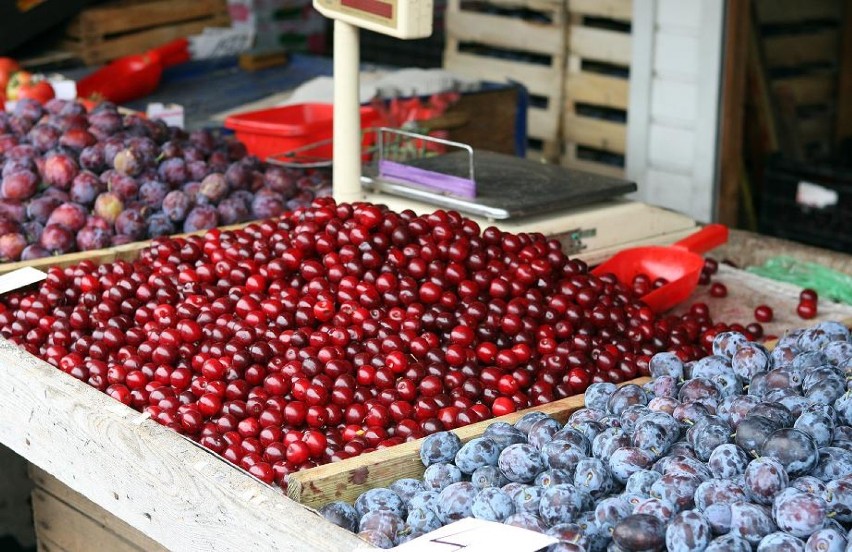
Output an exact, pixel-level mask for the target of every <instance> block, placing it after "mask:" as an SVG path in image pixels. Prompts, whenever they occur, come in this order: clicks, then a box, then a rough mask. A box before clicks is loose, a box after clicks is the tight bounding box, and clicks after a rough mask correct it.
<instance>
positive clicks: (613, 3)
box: [568, 0, 633, 21]
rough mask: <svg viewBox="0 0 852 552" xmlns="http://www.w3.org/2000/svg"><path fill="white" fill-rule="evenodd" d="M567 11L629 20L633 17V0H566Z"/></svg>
mask: <svg viewBox="0 0 852 552" xmlns="http://www.w3.org/2000/svg"><path fill="white" fill-rule="evenodd" d="M568 12H569V13H571V14H575V13H576V14H579V15H588V16H592V17H607V18H610V19H619V20H621V21H630V20H632V19H633V0H568Z"/></svg>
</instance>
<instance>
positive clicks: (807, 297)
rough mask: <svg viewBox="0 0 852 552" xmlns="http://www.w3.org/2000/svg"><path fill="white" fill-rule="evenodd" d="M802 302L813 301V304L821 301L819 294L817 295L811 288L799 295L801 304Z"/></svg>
mask: <svg viewBox="0 0 852 552" xmlns="http://www.w3.org/2000/svg"><path fill="white" fill-rule="evenodd" d="M802 301H811V302H812V303H816V302H817V301H819V294H817V292H816V290H814V289H811V288H805V289H803V290H802V291H801V293H799V302H802Z"/></svg>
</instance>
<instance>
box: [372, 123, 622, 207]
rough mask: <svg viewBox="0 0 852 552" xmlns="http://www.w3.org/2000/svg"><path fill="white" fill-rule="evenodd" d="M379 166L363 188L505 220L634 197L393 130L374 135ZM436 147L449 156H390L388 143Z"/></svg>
mask: <svg viewBox="0 0 852 552" xmlns="http://www.w3.org/2000/svg"><path fill="white" fill-rule="evenodd" d="M377 138H378V139H377V142H378V146H379V147H378V149H379V152H378V154H379V155H378V160H377V162H376V163H375V164H374V165H373V166H371V167H366V168H365V171H364V173H365V177H364V178H362V183H363V185H364V187H365V188H368V189H371V190H373V191H377V192H383V193H387V194H391V195H395V196H400V197H405V198H409V199H413V200H417V201H421V202H425V203H429V204H432V205H435V206H439V207H444V208H447V209H454V210H457V211H459V212H463V213H467V214H471V215H476V216H481V217H485V218H488V219H492V220H506V219H515V218H522V217H528V216H533V215H544V214H547V213H552V212H555V211H564V210H567V209H571V208H575V207H579V206H583V205H588V204H590V203H599V202H603V201H607V200H610V199H613V198H615V197H618V196H621V195H624V194H627V193H630V192H635V191H636V189H637V188H636V183H634V182H630V181H627V180H621V179H617V178H610V177H606V176H600V175H595V174H589V173H584V172H580V171H575V170H571V169H566V168H564V167H559V166H556V165H549V164H544V163H536V162H534V161H528V160H526V159H521V158H518V157H513V156H511V155H504V154H500V153H493V152H488V151H474V149H473V148H472V147H471V146H469V145H468V144H462V143H459V142H452V141H449V140H442V139H440V138H433V137H429V136H423V135H421V134H415V133H411V132H406V131H402V130H397V129H387V128H382V129H379V131H378V136H377ZM389 138H390V139H393V140H396V141H397V143H399V141H400V140H411V141H416V143H417V144H420V145H421V146H422V145H423V144H424V143H426V142H434V143H437V144H440V145H442V146H444V147H447V148H453V149H454V151H452V152H450V153H443V154H440V155H433V156H423V151H424V148H422V147H420V148H403V149H404V150H405V151H406V153H404V154H402V155H400V154H399V152H398V151H397V152H396V155H394V152H392V151H390V150H391V149H392V148H391V147H389V143H388V142H387V140H388V139H389Z"/></svg>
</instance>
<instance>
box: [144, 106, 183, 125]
mask: <svg viewBox="0 0 852 552" xmlns="http://www.w3.org/2000/svg"><path fill="white" fill-rule="evenodd" d="M145 114H146V115H147V116H148V118H149V119H162V120H163V122H164V123H166V124H167V125H169V126H174V127H178V128H183V125H184V112H183V106H182V105H180V104H168V105H165V104H161V103H149V104H148V108H147V110H146V113H145Z"/></svg>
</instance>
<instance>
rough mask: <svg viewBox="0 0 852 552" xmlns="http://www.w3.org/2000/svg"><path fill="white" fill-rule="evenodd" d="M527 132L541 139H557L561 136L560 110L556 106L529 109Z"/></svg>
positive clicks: (532, 136)
mask: <svg viewBox="0 0 852 552" xmlns="http://www.w3.org/2000/svg"><path fill="white" fill-rule="evenodd" d="M527 134H528V135H529V136H530V137H531V138H537V139H539V140H556V139H557V138H558V137H559V111H558V109H556V108H554V107H550V108H548V109H541V108H539V107H530V108H529V109H528V110H527Z"/></svg>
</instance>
